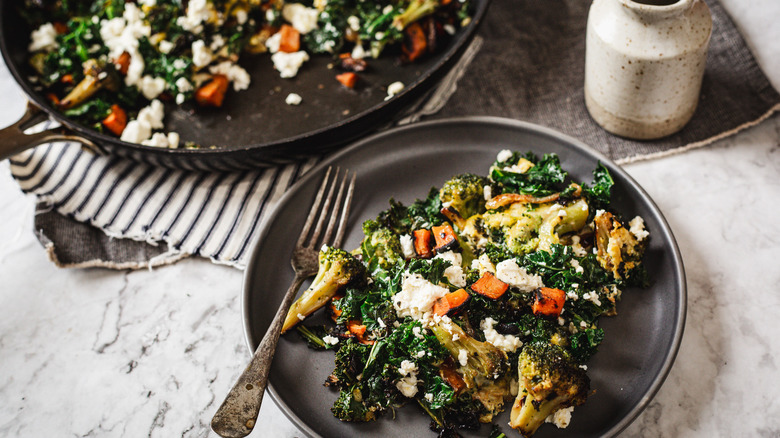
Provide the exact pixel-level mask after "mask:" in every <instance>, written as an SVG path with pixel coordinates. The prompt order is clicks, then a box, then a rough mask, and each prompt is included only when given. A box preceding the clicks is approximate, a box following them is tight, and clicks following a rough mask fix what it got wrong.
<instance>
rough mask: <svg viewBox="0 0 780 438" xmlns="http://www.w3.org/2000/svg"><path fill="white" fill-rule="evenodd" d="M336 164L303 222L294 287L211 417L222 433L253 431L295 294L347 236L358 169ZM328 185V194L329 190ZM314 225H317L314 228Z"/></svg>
mask: <svg viewBox="0 0 780 438" xmlns="http://www.w3.org/2000/svg"><path fill="white" fill-rule="evenodd" d="M332 170H333V169H332V168H330V167H329V168H328V170H327V172H325V177H324V178H323V179H322V184H321V185H320V189H319V191H318V192H317V196H316V197H315V199H314V203H313V204H312V206H311V209H310V210H309V216H308V217H307V218H306V223H305V224H304V225H303V230H302V231H301V234H300V236H299V237H298V241H297V242H296V244H295V249H294V250H293V255H292V260H291V263H292V267H293V269H294V270H295V279H294V280H293V282H292V285H290V288H289V289H287V293H285V295H284V298H283V299H282V304H281V305H280V306H279V310H277V312H276V316H274V319H273V321H272V322H271V325H270V326H269V327H268V330H267V331H266V332H265V336H263V340H262V341H260V345H259V346H258V347H257V350H255V354H254V355H253V356H252V360H251V362H250V363H249V365H248V366H247V368H246V369H245V370H244V372H243V373H242V374H241V376H240V377H239V378H238V381H237V382H236V384H235V385H234V386H233V388H232V389H231V390H230V392H229V393H228V394H227V396H226V397H225V401H223V402H222V405H221V406H220V407H219V409H217V412H216V413H215V414H214V417H213V418H212V420H211V428H212V429H213V430H214V432H216V433H217V434H219V435H220V436H222V437H225V438H237V437H244V436H247V435H248V434H249V433H250V432H252V429H253V428H254V427H255V422H256V421H257V415H258V413H259V412H260V405H261V403H262V401H263V394H264V393H265V387H266V385H267V383H268V371H269V370H270V368H271V361H272V360H273V357H274V352H275V350H276V345H277V343H278V342H279V333H280V332H281V331H282V323H283V322H284V319H285V317H286V316H287V312H288V311H289V309H290V305H291V304H292V301H293V298H295V295H296V294H297V292H298V289H300V287H301V284H303V280H305V279H306V278H308V277H311V276H312V275H314V274H316V273H317V264H318V261H317V256H318V253H319V250H320V248H321V247H322V245H324V244H327V245H330V246H335V247H340V246H341V243H342V240H343V239H344V231H345V229H346V223H347V217H348V216H349V207H350V204H351V203H352V193H353V191H354V189H355V175H354V174H353V175H352V177H351V178H350V177H349V172H348V171H344V175H342V176H341V177H340V178H341V181H340V182H339V173H340V171H339V169H338V168H336V169H335V172H332ZM331 173H333V178H330V176H331ZM347 181H349V185H347ZM336 186H338V193H337V194H336V196H335V198H334V192H335V190H336ZM326 191H327V195H325V192H326ZM323 196H325V199H324V201H325V202H324V204H323V205H322V208H320V204H321V203H322V201H323ZM315 220H316V225H315ZM326 222H327V227H326V228H325V233H324V234H322V231H323V227H324V226H325V224H326ZM312 225H314V229H313V230H312ZM336 225H338V229H336V230H335V231H336V234H335V236H333V231H334V228H335V227H336ZM331 237H333V240H331Z"/></svg>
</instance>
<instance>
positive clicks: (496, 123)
mask: <svg viewBox="0 0 780 438" xmlns="http://www.w3.org/2000/svg"><path fill="white" fill-rule="evenodd" d="M453 124H455V125H464V124H470V125H475V126H490V127H503V128H511V129H515V130H520V131H530V132H534V133H537V134H541V135H544V136H547V137H551V138H553V139H556V140H558V141H560V142H562V143H566V144H567V145H569V146H571V147H573V148H575V149H581V150H583V151H584V152H586V153H587V154H590V155H593V156H594V157H595V158H596V159H597V160H599V161H600V162H602V163H603V164H604V165H605V166H606V167H607V168H608V169H609V171H610V172H612V173H616V174H619V175H620V176H621V177H622V178H625V180H626V181H628V182H629V184H630V185H631V188H632V189H633V190H636V191H637V193H638V194H639V195H640V196H641V197H642V198H643V201H644V202H646V203H647V205H648V206H649V207H650V210H651V211H652V212H653V214H654V215H655V216H657V218H658V220H659V224H660V225H661V229H660V230H658V231H661V232H662V233H663V234H664V235H665V236H666V237H667V240H668V241H669V243H670V248H669V249H670V256H671V262H672V263H671V264H672V266H673V268H674V275H673V277H674V283H675V284H676V286H677V290H678V291H679V297H680V300H679V304H678V306H677V308H676V309H675V310H676V315H678V317H677V323H676V326H675V328H674V331H673V332H672V342H671V345H670V348H669V350H668V351H666V357H665V359H664V361H663V362H662V363H661V366H660V371H659V372H658V374H656V376H655V377H654V378H653V379H652V383H651V385H650V386H649V387H648V390H647V391H646V392H645V394H644V395H643V396H642V397H641V398H640V400H639V401H638V402H637V403H636V405H635V406H634V407H633V409H631V410H630V411H629V412H628V413H627V414H626V415H625V416H624V417H623V418H622V419H621V420H620V421H618V422H617V423H616V424H615V425H613V426H612V428H610V429H609V430H608V431H607V432H606V433H605V434H604V435H603V436H605V437H614V436H617V435H618V434H619V433H620V432H622V431H623V430H625V429H626V428H627V427H628V426H629V425H630V424H631V423H632V422H633V421H634V420H636V418H637V417H639V415H640V414H641V413H642V411H644V410H645V409H646V408H647V406H648V405H649V403H650V401H651V400H652V399H653V398H654V397H655V396H656V394H657V393H658V391H659V390H660V389H661V387H662V386H663V384H664V382H665V381H666V378H667V377H668V376H669V373H670V372H671V369H672V366H673V365H674V362H675V360H676V358H677V354H678V352H679V349H680V345H681V343H682V338H683V334H684V330H685V322H686V318H687V303H688V291H687V281H686V276H685V267H684V264H683V259H682V255H681V253H680V249H679V246H678V244H677V240H676V239H675V237H674V234H673V232H672V229H671V226H670V225H669V223H668V221H667V220H666V218H665V217H664V215H663V213H662V212H661V210H660V209H659V208H658V205H657V204H656V203H655V201H653V199H652V198H651V197H650V195H649V194H648V193H647V192H646V191H645V189H644V188H643V187H642V186H641V185H640V184H639V183H638V182H637V181H636V180H635V179H634V178H633V177H631V175H629V174H628V173H627V172H626V171H625V170H623V168H622V167H621V166H619V165H618V164H617V163H615V162H614V161H613V160H612V159H610V158H608V157H607V156H606V155H604V154H603V153H601V152H599V151H598V150H596V149H594V148H592V147H591V146H589V145H587V144H586V143H584V142H582V141H580V140H578V139H576V138H574V137H571V136H569V135H567V134H563V133H561V132H559V131H556V130H554V129H551V128H548V127H545V126H542V125H537V124H534V123H530V122H526V121H522V120H517V119H511V118H506V117H497V116H461V117H451V118H442V119H435V120H428V121H422V122H416V123H410V124H408V125H403V126H397V127H393V128H390V129H388V130H386V131H382V132H379V133H375V134H372V135H370V136H368V137H365V138H363V139H361V140H359V141H356V142H354V143H352V144H350V145H348V146H346V147H345V148H342V149H341V150H339V151H338V152H336V153H335V154H333V155H331V156H330V157H328V158H326V159H325V160H323V161H322V162H320V163H318V164H317V165H315V166H314V167H312V168H311V169H309V170H308V171H307V172H306V174H305V175H304V176H303V177H301V179H299V180H298V181H297V182H296V183H295V184H293V185H292V186H291V187H290V188H289V189H288V190H287V191H286V192H285V193H284V195H282V197H281V198H279V201H278V202H277V203H276V205H275V206H274V208H273V209H271V210H270V211H269V212H268V214H266V215H265V216H264V218H263V220H262V221H261V223H260V224H259V229H258V233H257V235H256V237H255V239H254V242H252V245H251V252H250V257H249V259H248V260H247V265H246V269H245V270H244V277H243V283H242V300H241V317H242V325H243V329H244V341H245V342H246V345H247V348H248V349H249V352H250V354H252V353H254V351H255V348H256V344H257V343H256V342H254V341H255V340H254V338H253V336H252V330H251V326H250V322H251V318H250V315H249V306H248V302H249V299H250V295H251V288H250V282H251V276H252V273H253V269H252V266H256V265H257V263H256V262H257V260H256V257H258V253H259V248H260V247H261V246H262V244H263V241H264V240H265V237H266V235H267V234H268V232H269V228H268V224H269V222H270V221H271V220H272V218H274V217H275V216H276V215H277V214H278V212H279V210H281V209H282V207H283V206H284V205H285V204H287V203H288V202H289V199H290V198H292V197H293V196H295V194H296V192H298V191H299V190H300V189H301V187H303V186H305V185H306V184H309V183H311V180H312V179H313V178H315V176H317V175H318V174H319V173H320V172H321V171H323V169H325V168H326V167H327V166H331V165H334V164H336V163H337V162H338V161H339V160H341V159H342V158H344V157H346V156H348V155H350V154H353V153H355V152H357V151H359V150H360V149H361V148H363V147H367V145H370V144H371V143H373V142H375V141H378V140H381V139H384V138H386V137H392V136H394V135H397V134H398V133H402V132H406V131H410V130H427V129H431V128H433V129H435V128H436V127H439V126H442V125H453ZM267 392H268V393H269V394H270V396H271V399H272V400H273V402H274V403H275V404H276V406H277V407H278V408H279V410H280V411H282V413H283V414H284V415H285V416H286V417H287V418H288V419H289V420H290V422H291V423H293V424H294V425H295V426H296V427H297V428H298V429H299V430H300V431H301V432H303V433H304V434H305V435H306V436H308V437H321V435H319V434H318V433H317V432H315V431H314V430H312V429H311V428H310V427H309V425H308V424H306V423H305V422H304V421H303V420H302V419H300V418H299V417H298V416H297V415H296V414H295V413H294V412H292V410H291V409H290V408H289V407H288V406H287V405H286V404H285V403H283V402H282V401H281V399H280V396H279V394H278V393H277V390H276V388H275V387H274V385H273V384H271V382H269V383H268V391H267Z"/></svg>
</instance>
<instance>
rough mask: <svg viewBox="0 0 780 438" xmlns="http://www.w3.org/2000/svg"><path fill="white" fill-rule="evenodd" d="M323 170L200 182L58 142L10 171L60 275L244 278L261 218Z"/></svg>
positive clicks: (200, 177) (230, 175) (436, 99)
mask: <svg viewBox="0 0 780 438" xmlns="http://www.w3.org/2000/svg"><path fill="white" fill-rule="evenodd" d="M481 46H482V39H481V38H480V37H476V38H475V39H474V40H473V41H472V43H471V44H470V45H469V47H468V48H467V49H466V51H465V53H464V54H463V55H462V56H461V59H460V60H459V61H458V63H457V65H456V66H454V67H453V68H452V70H451V71H450V72H449V73H448V74H447V75H446V76H445V77H444V78H443V79H442V81H441V83H440V84H439V85H437V87H436V88H435V89H434V90H433V91H432V93H431V94H430V95H429V96H428V97H427V98H426V99H425V100H424V101H422V102H419V105H418V106H417V107H415V108H413V109H411V110H410V111H409V112H407V114H406V117H405V118H404V119H403V120H401V121H400V122H399V123H410V122H413V121H416V120H417V119H419V116H423V115H430V114H432V113H435V112H436V111H438V110H440V109H441V107H442V105H443V104H444V102H446V100H447V99H449V97H450V96H451V95H452V94H453V93H454V92H455V90H456V89H457V81H458V80H459V79H460V78H461V77H462V76H463V72H464V71H465V70H466V68H467V67H468V65H469V64H470V63H471V60H472V59H473V58H474V56H475V54H476V53H477V52H478V51H479V49H480V47H481ZM415 114H417V115H415ZM321 160H322V157H314V158H311V159H309V160H308V161H305V162H299V163H294V164H288V165H283V166H278V167H271V168H266V169H257V170H248V171H243V172H222V173H217V172H195V171H183V170H172V169H164V168H160V167H154V166H150V165H147V164H142V163H138V162H134V161H130V160H127V159H123V158H119V157H116V156H99V155H95V154H93V153H91V152H89V151H87V150H83V149H82V148H81V146H80V145H79V144H76V143H67V142H59V143H51V144H46V145H42V146H39V147H37V148H34V149H31V150H28V151H25V152H23V153H21V154H19V155H16V156H14V157H13V158H12V159H11V160H10V164H11V173H12V175H13V177H14V178H15V179H16V181H17V182H18V183H19V186H20V187H21V189H22V191H24V192H25V193H28V194H31V195H34V196H35V197H36V199H37V202H38V203H37V207H36V209H37V211H36V214H35V230H36V234H37V236H38V239H39V240H40V241H41V243H42V244H43V246H44V247H45V248H46V251H47V252H48V255H49V258H50V259H51V260H52V261H53V262H54V263H55V264H57V265H58V266H62V267H95V266H101V267H108V268H114V269H138V268H144V267H153V266H159V265H163V264H168V263H172V262H174V261H176V260H179V259H181V258H183V257H187V256H190V255H197V256H201V257H206V258H209V259H211V260H212V261H214V262H215V263H221V264H226V265H231V266H234V267H237V268H244V267H245V266H246V263H247V259H248V257H249V250H250V246H251V243H252V242H253V241H254V239H255V235H256V234H257V233H258V231H259V227H260V224H261V222H262V219H263V215H264V214H265V213H267V212H268V211H270V210H271V209H272V208H273V206H274V205H275V204H276V202H277V201H278V199H279V198H280V197H281V196H282V195H283V194H284V193H285V191H287V189H288V188H290V186H291V185H292V184H293V183H295V181H296V180H297V179H298V178H299V177H300V176H302V175H303V174H304V173H305V172H306V171H307V170H309V169H310V168H312V167H313V166H314V165H315V164H316V163H318V162H319V161H321Z"/></svg>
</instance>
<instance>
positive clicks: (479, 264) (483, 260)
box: [471, 253, 496, 275]
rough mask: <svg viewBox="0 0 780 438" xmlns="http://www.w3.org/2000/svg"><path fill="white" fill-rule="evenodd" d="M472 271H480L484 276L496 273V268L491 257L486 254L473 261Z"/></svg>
mask: <svg viewBox="0 0 780 438" xmlns="http://www.w3.org/2000/svg"><path fill="white" fill-rule="evenodd" d="M471 269H476V270H478V271H479V274H480V275H482V274H484V273H485V272H490V273H495V272H496V267H495V266H493V262H491V261H490V257H488V255H487V254H484V253H483V254H482V255H481V256H479V258H476V259H474V260H472V261H471Z"/></svg>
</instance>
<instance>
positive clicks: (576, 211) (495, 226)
mask: <svg viewBox="0 0 780 438" xmlns="http://www.w3.org/2000/svg"><path fill="white" fill-rule="evenodd" d="M593 176H594V179H593V181H592V182H591V183H590V184H585V183H582V184H577V183H574V182H573V181H571V179H570V178H569V176H568V174H567V172H566V171H565V170H563V169H562V167H561V165H560V163H559V159H558V157H557V156H556V155H554V154H550V155H545V156H543V157H542V158H538V157H537V156H534V155H533V154H532V153H528V154H525V155H522V154H520V153H517V152H510V151H508V150H505V151H501V152H500V153H499V154H498V156H497V160H496V161H495V162H494V164H493V165H492V166H491V168H490V170H489V175H488V176H479V175H474V174H462V175H457V176H454V177H453V178H452V179H450V180H449V181H446V182H444V184H443V186H442V187H441V189H440V190H437V189H435V188H433V189H431V191H430V192H429V194H428V196H427V197H426V198H425V199H422V200H417V201H415V202H414V203H412V204H411V205H409V206H405V205H402V204H401V203H399V202H396V201H394V200H392V199H391V200H390V207H389V209H387V210H385V211H383V212H381V213H380V214H379V215H378V216H377V217H376V219H371V220H368V221H366V222H365V223H364V224H363V232H364V234H365V237H364V238H363V240H362V243H361V245H360V248H358V249H356V250H355V251H353V252H352V253H348V252H346V251H344V250H341V249H336V248H330V247H323V248H322V250H321V252H320V272H319V273H318V275H317V277H316V278H315V279H314V281H313V283H312V285H311V286H310V287H309V289H308V290H306V291H305V292H304V293H303V295H302V296H301V298H299V299H298V301H297V302H296V303H295V304H294V305H293V307H292V308H291V310H290V312H289V314H288V316H287V320H286V321H285V325H284V330H285V331H289V330H290V329H291V328H293V327H295V329H296V330H297V331H298V332H299V333H300V334H301V335H302V336H303V338H304V339H305V340H306V341H307V342H308V344H309V346H311V347H312V348H315V349H334V350H335V351H336V353H335V369H334V370H333V373H332V374H331V375H330V376H329V377H328V379H327V382H326V385H328V386H330V387H332V388H335V389H336V390H337V391H338V399H337V400H336V402H335V403H334V405H333V407H332V408H331V410H332V412H333V414H334V415H335V416H336V417H337V418H338V419H340V420H343V421H354V422H364V421H372V420H375V419H377V418H378V417H380V416H381V415H382V414H383V413H385V412H387V411H391V410H393V409H394V408H396V407H399V406H401V405H404V404H416V405H418V406H419V408H420V409H421V411H422V412H424V413H425V414H426V415H428V416H430V418H431V420H432V422H431V428H432V429H434V430H436V431H438V432H439V433H440V436H447V437H453V436H458V435H457V432H456V431H457V429H460V428H463V429H476V428H478V427H479V426H480V424H481V423H491V422H493V421H494V417H495V416H496V415H497V414H499V413H500V412H502V411H504V410H506V409H509V410H510V422H509V425H510V426H511V427H512V428H514V429H516V430H517V431H518V432H519V433H520V434H521V435H523V436H526V437H528V436H531V435H533V434H534V433H535V432H536V430H537V429H538V428H539V427H540V426H542V425H543V424H544V423H545V422H552V423H554V424H555V425H556V426H558V427H561V428H562V427H566V426H567V425H568V423H569V421H570V419H571V415H572V411H573V409H574V407H576V406H579V405H581V404H583V403H585V401H586V399H587V397H588V396H589V395H590V393H591V388H590V379H589V378H588V375H587V366H586V363H587V361H588V359H589V358H590V357H591V356H592V355H593V354H594V353H596V350H597V348H598V346H599V344H600V343H601V341H602V340H603V338H604V331H603V330H602V329H601V328H599V326H598V320H599V317H600V316H602V315H606V316H613V315H616V314H617V311H616V305H617V302H618V300H619V299H620V296H621V291H622V290H623V289H624V288H626V287H631V286H642V285H644V284H645V283H646V277H645V271H644V268H643V266H642V264H641V259H642V254H643V252H644V248H645V246H646V244H647V242H648V240H649V233H648V231H646V230H645V228H644V222H643V220H642V218H641V217H638V216H637V217H634V218H633V219H630V220H629V218H624V217H622V216H621V215H620V213H619V212H617V211H614V210H613V209H612V208H611V207H610V193H611V188H612V186H613V179H612V177H611V176H610V174H609V172H608V171H607V169H606V168H605V167H603V166H602V165H599V166H598V167H597V168H596V169H595V170H594V171H593ZM322 307H324V308H325V309H326V311H327V312H328V314H329V316H330V317H331V319H332V320H333V322H334V324H332V325H331V324H328V325H326V326H307V325H305V324H299V323H300V322H301V321H303V320H304V319H305V318H307V317H308V316H309V315H311V314H312V313H313V312H314V311H316V310H317V309H319V308H322ZM493 432H494V435H491V436H503V435H501V434H502V432H500V430H499V426H498V425H494V426H493Z"/></svg>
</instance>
